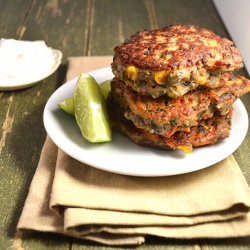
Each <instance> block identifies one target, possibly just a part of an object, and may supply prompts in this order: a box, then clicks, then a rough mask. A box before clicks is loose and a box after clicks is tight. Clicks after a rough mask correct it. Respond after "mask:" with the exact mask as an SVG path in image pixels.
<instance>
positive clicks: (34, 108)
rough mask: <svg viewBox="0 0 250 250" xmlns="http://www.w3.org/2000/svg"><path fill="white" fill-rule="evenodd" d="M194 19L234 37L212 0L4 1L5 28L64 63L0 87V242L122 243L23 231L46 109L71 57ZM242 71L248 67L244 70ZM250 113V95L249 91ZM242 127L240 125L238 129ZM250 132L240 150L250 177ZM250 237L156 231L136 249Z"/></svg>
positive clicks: (231, 242)
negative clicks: (23, 83)
mask: <svg viewBox="0 0 250 250" xmlns="http://www.w3.org/2000/svg"><path fill="white" fill-rule="evenodd" d="M171 23H185V24H186V23H189V24H198V25H200V26H203V27H206V28H209V29H212V30H214V31H215V32H216V33H218V34H219V35H221V36H228V33H227V30H226V29H225V27H224V25H223V23H222V22H221V19H220V17H219V16H218V13H217V12H216V10H215V8H214V6H213V3H212V1H208V0H207V1H204V0H189V1H186V0H174V1H173V0H136V1H135V0H125V1H124V0H73V1H70V0H62V1H59V0H40V1H39V0H13V1H4V0H0V35H1V37H4V38H15V39H22V40H39V39H40V40H45V42H46V43H47V44H48V46H50V47H53V48H57V49H60V50H61V51H62V52H63V61H62V65H61V66H60V68H59V69H58V70H57V72H55V73H54V74H53V75H51V76H50V77H48V78H47V79H45V80H43V81H41V83H39V84H38V85H36V86H34V87H31V88H28V89H24V90H19V91H15V92H12V91H10V92H1V91H0V197H1V204H0V211H1V216H0V232H1V233H0V246H1V247H0V249H32V250H33V249H37V250H40V249H72V250H83V249H90V250H91V249H92V250H105V249H109V250H114V249H115V250H118V249H131V248H123V247H106V246H100V245H98V244H93V243H91V242H87V241H82V240H76V239H70V238H67V237H63V236H61V235H53V234H44V233H35V232H27V233H23V234H20V233H16V232H15V228H16V224H17V222H18V218H19V216H20V213H21V210H22V207H23V205H24V202H25V199H26V196H27V193H28V189H29V185H30V182H31V180H32V177H33V174H34V172H35V169H36V166H37V163H38V160H39V157H40V153H41V148H42V146H43V143H44V140H45V136H46V133H45V130H44V127H43V121H42V115H43V109H44V106H45V104H46V102H47V100H48V98H49V96H50V95H51V94H52V93H53V92H54V91H55V90H56V89H57V88H58V87H59V86H60V85H61V84H63V83H64V78H65V74H66V70H67V58H68V57H69V56H82V55H93V56H97V55H111V54H113V48H114V46H116V45H117V44H119V43H120V42H122V41H124V39H126V38H127V37H129V36H130V35H132V34H134V33H135V32H136V31H138V30H143V29H153V28H159V27H162V26H164V25H167V24H171ZM242 72H243V74H245V75H246V72H245V71H244V70H243V71H242ZM242 100H243V102H244V104H245V106H246V109H247V112H248V114H250V94H247V95H245V96H244V97H243V98H242ZM239 133H240V131H239ZM249 145H250V131H248V134H247V136H246V139H245V140H244V142H243V144H242V145H241V147H240V148H239V149H238V150H236V152H235V153H234V155H235V157H236V159H237V161H238V163H239V165H240V167H241V169H242V172H243V174H244V176H245V177H246V179H247V181H248V184H250V155H249ZM249 246H250V238H245V239H225V240H213V241H211V240H192V241H182V240H174V239H161V238H157V237H149V238H148V239H147V243H146V244H145V245H143V246H140V247H137V248H136V249H195V250H199V249H202V250H207V249H211V250H217V249H249Z"/></svg>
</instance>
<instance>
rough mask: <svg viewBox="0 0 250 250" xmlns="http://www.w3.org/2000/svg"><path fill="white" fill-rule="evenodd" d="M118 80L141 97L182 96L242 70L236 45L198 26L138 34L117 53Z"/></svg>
mask: <svg viewBox="0 0 250 250" xmlns="http://www.w3.org/2000/svg"><path fill="white" fill-rule="evenodd" d="M114 53H115V54H114V59H113V64H112V70H113V73H114V74H115V76H116V77H117V78H119V79H121V80H123V81H124V82H125V83H126V84H127V85H129V86H130V87H132V88H133V89H134V90H135V91H137V92H138V93H141V94H146V95H151V96H153V97H154V98H157V97H159V96H161V95H165V94H167V95H168V96H169V97H178V96H182V95H184V94H185V93H187V92H188V91H190V90H193V89H196V88H197V87H199V86H203V87H208V88H215V87H218V86H219V81H218V79H219V78H220V74H221V72H228V71H233V70H238V69H239V68H241V67H242V59H241V56H240V53H239V51H238V50H237V48H235V47H234V45H233V43H232V42H231V41H230V40H228V39H226V38H220V37H219V36H217V35H216V34H214V33H213V32H212V31H210V30H207V29H204V28H199V27H198V26H194V25H189V26H186V25H171V26H167V27H164V28H162V29H157V30H145V31H141V32H137V33H136V34H134V35H133V36H132V37H131V38H130V39H127V40H125V42H124V43H122V44H120V45H119V46H116V47H115V49H114Z"/></svg>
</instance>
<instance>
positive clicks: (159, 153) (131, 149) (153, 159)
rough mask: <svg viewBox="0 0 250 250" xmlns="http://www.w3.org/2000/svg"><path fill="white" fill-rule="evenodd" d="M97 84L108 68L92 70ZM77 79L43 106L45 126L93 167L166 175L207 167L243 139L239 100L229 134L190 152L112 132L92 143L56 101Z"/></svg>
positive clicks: (242, 112) (68, 150) (244, 121)
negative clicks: (102, 140)
mask: <svg viewBox="0 0 250 250" xmlns="http://www.w3.org/2000/svg"><path fill="white" fill-rule="evenodd" d="M89 74H91V75H92V76H93V77H94V78H95V79H96V80H97V82H98V83H101V82H103V81H105V80H108V79H111V78H112V77H113V74H112V73H111V70H110V68H103V69H100V70H96V71H92V72H90V73H89ZM76 81H77V78H75V79H73V80H71V81H69V82H67V83H65V84H64V85H63V86H61V87H60V88H59V89H58V90H57V91H56V92H55V93H53V95H52V96H51V97H50V99H49V100H48V102H47V104H46V106H45V109H44V117H43V118H44V125H45V129H46V131H47V133H48V135H49V136H50V138H51V139H52V140H53V141H54V143H55V144H56V145H57V146H58V147H59V148H61V149H62V150H63V151H64V152H65V153H67V154H68V155H70V156H71V157H73V158H75V159H76V160H78V161H80V162H83V163H86V164H88V165H90V166H92V167H95V168H98V169H102V170H106V171H110V172H114V173H119V174H125V175H134V176H148V177H149V176H168V175H177V174H183V173H188V172H192V171H196V170H199V169H203V168H206V167H209V166H211V165H213V164H215V163H217V162H219V161H221V160H223V159H224V158H226V157H227V156H228V155H230V154H231V153H233V152H234V151H235V150H236V149H237V148H238V147H239V146H240V144H241V143H242V141H243V140H244V138H245V136H246V133H247V129H248V115H247V112H246V109H245V107H244V105H243V104H242V102H241V101H240V100H237V101H236V102H235V104H234V113H233V119H232V130H231V135H230V137H229V138H228V139H226V140H224V141H222V142H220V143H217V144H215V145H210V146H206V147H203V148H196V149H194V150H193V152H192V153H191V154H184V153H183V152H181V151H179V150H176V151H163V150H159V149H152V148H147V147H142V146H139V145H136V144H135V143H133V142H131V141H130V140H129V139H128V138H126V137H124V136H122V135H120V134H118V133H116V132H114V133H113V140H112V142H108V143H101V144H91V143H88V142H87V141H85V140H84V139H83V137H82V136H81V133H80V130H79V128H78V126H77V124H76V121H75V119H74V117H72V116H70V115H68V114H66V113H64V111H62V110H60V109H59V108H58V103H59V102H61V101H62V100H64V99H66V98H68V97H70V96H73V93H74V90H75V84H76Z"/></svg>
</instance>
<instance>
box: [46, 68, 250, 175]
mask: <svg viewBox="0 0 250 250" xmlns="http://www.w3.org/2000/svg"><path fill="white" fill-rule="evenodd" d="M107 70H108V71H109V72H108V73H110V71H111V69H110V67H105V68H100V69H97V70H94V71H90V72H88V74H90V75H92V76H93V77H96V74H98V73H100V72H101V73H103V71H104V72H105V71H107ZM77 78H78V77H75V78H73V79H72V80H70V81H67V83H66V84H64V85H62V86H61V87H59V88H58V89H57V90H56V91H55V92H54V93H53V94H52V95H51V97H50V98H49V100H48V101H47V103H46V105H45V108H44V114H43V121H44V127H45V130H46V132H47V133H48V135H49V137H50V138H51V139H52V141H53V142H54V143H55V144H56V145H57V146H58V148H60V149H61V150H63V151H64V152H65V153H66V154H68V155H70V156H71V157H72V158H74V159H76V160H78V161H80V162H82V163H85V164H88V165H89V166H91V167H94V168H97V169H101V170H104V171H108V172H113V173H116V174H122V175H130V176H138V177H161V176H173V175H180V174H186V173H190V172H194V171H198V170H201V169H204V168H207V167H210V166H212V165H214V164H216V163H217V162H220V161H221V160H223V159H225V158H226V157H228V156H229V155H230V154H232V153H233V152H234V151H235V150H236V149H237V148H238V147H239V146H240V145H241V144H242V142H243V141H244V139H245V136H246V134H247V131H248V125H249V124H248V114H247V111H246V108H245V106H244V104H243V103H242V101H241V100H240V99H238V100H237V101H236V102H235V105H237V108H238V109H240V111H241V113H243V118H242V119H243V120H245V122H246V124H245V126H244V130H243V132H244V133H243V134H242V135H241V140H240V141H238V143H236V144H237V146H236V147H233V149H231V148H230V152H228V153H227V154H224V156H223V157H221V158H220V159H219V160H215V161H214V162H212V161H211V160H210V162H211V164H210V163H209V164H206V166H202V167H198V168H197V167H196V168H193V169H192V170H190V169H189V170H188V171H181V172H174V173H166V172H165V171H164V173H162V172H161V173H159V172H156V173H148V172H144V173H143V172H140V171H139V172H138V171H134V172H127V171H124V170H122V169H120V168H117V169H113V168H107V167H105V166H104V167H103V166H98V165H96V164H93V163H91V162H89V161H86V160H83V159H82V158H79V156H76V155H74V154H72V152H68V150H67V149H66V150H65V147H62V146H61V145H58V142H57V141H55V139H54V138H53V135H52V136H51V134H50V131H49V128H48V124H47V121H46V119H47V117H46V112H48V111H49V105H50V102H51V100H53V98H54V96H55V95H57V94H58V91H62V90H63V88H66V89H68V88H69V86H70V87H71V85H72V88H73V85H75V84H76V81H77ZM104 80H107V78H106V79H103V81H104ZM97 82H98V83H100V81H98V80H97ZM58 109H59V108H58ZM66 115H67V114H66ZM119 136H122V135H119ZM126 139H128V138H126ZM83 140H84V139H83ZM226 142H227V139H226V140H224V141H222V143H224V144H225V143H226ZM110 143H112V142H110ZM130 143H132V144H133V145H134V144H135V143H133V142H132V141H130ZM59 144H60V143H59ZM217 144H219V143H217ZM217 144H214V145H209V146H206V147H207V148H208V147H218V145H217ZM92 145H93V144H92ZM137 146H138V147H141V148H143V151H145V150H146V151H148V152H151V151H155V150H157V149H150V148H147V147H143V146H139V145H137ZM203 148H205V147H203ZM219 149H220V148H219ZM194 150H196V151H197V150H200V148H195V149H194ZM158 152H159V151H158ZM165 152H166V151H165ZM170 152H171V151H170ZM208 152H210V151H209V150H208Z"/></svg>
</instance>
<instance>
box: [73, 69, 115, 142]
mask: <svg viewBox="0 0 250 250" xmlns="http://www.w3.org/2000/svg"><path fill="white" fill-rule="evenodd" d="M74 109H75V118H76V121H77V124H78V126H79V128H80V130H81V133H82V136H83V137H84V138H85V139H86V140H87V141H89V142H107V141H111V140H112V134H111V127H110V124H109V119H108V112H107V106H106V101H105V98H104V96H103V94H102V92H101V89H100V86H99V85H98V83H97V82H96V81H95V79H94V78H93V77H92V76H90V75H88V74H84V73H82V74H81V75H80V76H79V78H78V80H77V84H76V89H75V93H74Z"/></svg>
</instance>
